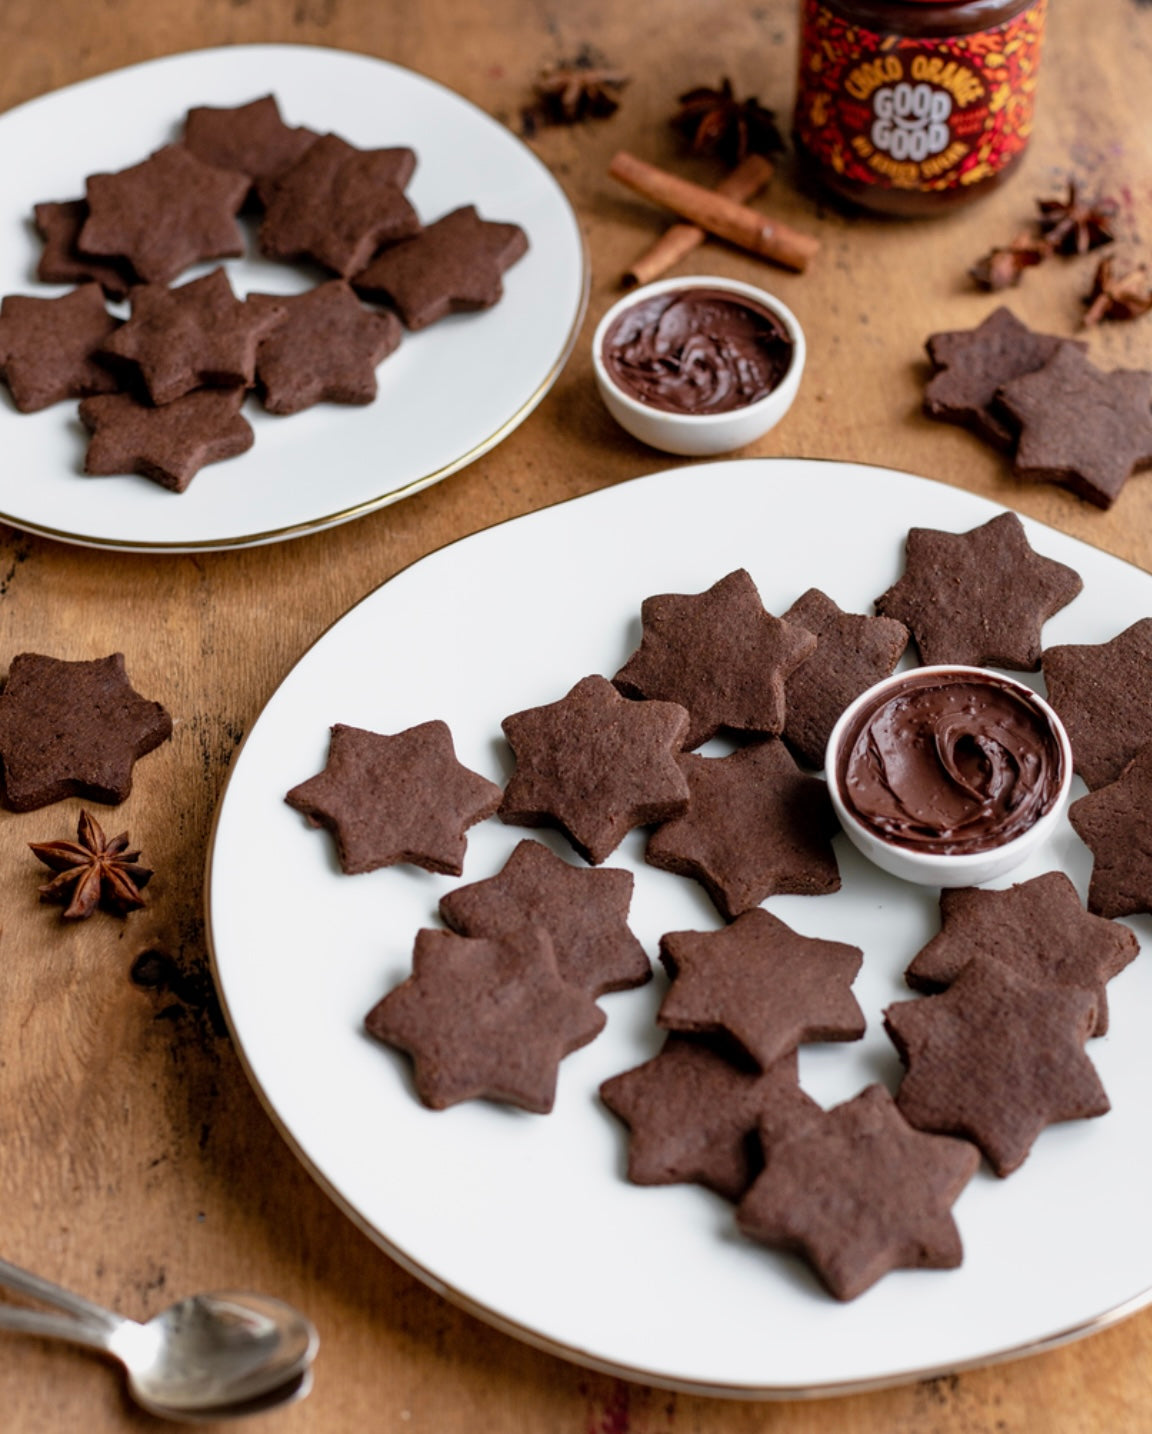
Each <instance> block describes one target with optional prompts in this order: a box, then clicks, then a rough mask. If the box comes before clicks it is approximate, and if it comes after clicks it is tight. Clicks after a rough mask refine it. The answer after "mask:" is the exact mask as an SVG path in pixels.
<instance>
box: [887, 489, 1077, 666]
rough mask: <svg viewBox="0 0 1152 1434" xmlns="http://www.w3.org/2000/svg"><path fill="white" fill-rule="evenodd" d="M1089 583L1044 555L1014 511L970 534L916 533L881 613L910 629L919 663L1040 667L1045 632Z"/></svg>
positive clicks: (934, 530)
mask: <svg viewBox="0 0 1152 1434" xmlns="http://www.w3.org/2000/svg"><path fill="white" fill-rule="evenodd" d="M1083 586H1084V584H1083V582H1082V581H1081V579H1080V575H1079V574H1078V573H1076V572H1074V571H1073V570H1072V569H1071V568H1069V567H1067V566H1065V564H1064V563H1058V562H1055V561H1054V560H1053V559H1052V558H1045V557H1041V555H1040V554H1039V553H1038V552H1037V551H1036V550H1035V548H1033V547H1032V545H1031V544H1030V543H1029V541H1028V538H1027V536H1026V534H1025V532H1024V525H1023V523H1021V521H1020V519H1019V518H1018V517H1017V516H1016V514H1015V513H1001V514H1000V515H999V516H998V517H996V518H992V519H991V520H990V521H989V522H987V523H982V524H981V525H980V526H979V527H978V528H971V529H969V530H968V532H966V533H946V532H942V531H940V530H939V529H937V528H912V529H910V530H909V533H908V540H907V544H906V547H905V556H904V573H903V575H902V576H901V577H900V579H899V580H898V581H897V582H896V583H894V584H893V585H892V587H890V588H889V589H888V591H887V592H885V593H882V594H881V596H880V597H878V598H877V599H876V611H877V612H878V613H880V614H881V615H882V616H884V617H894V618H895V619H896V620H897V621H898V622H902V623H904V625H905V626H906V627H908V628H910V629H911V631H912V636H913V638H914V639H915V641H916V646H917V648H918V649H919V651H920V658H921V661H922V662H924V663H927V664H929V665H932V664H935V663H950V662H955V663H960V664H962V665H965V666H972V667H1011V668H1016V669H1018V670H1020V671H1025V672H1035V671H1036V670H1037V668H1038V667H1039V666H1040V631H1041V628H1042V627H1043V626H1044V624H1045V622H1047V620H1048V619H1049V618H1050V617H1051V616H1052V615H1053V613H1056V612H1059V610H1060V609H1061V608H1062V607H1065V606H1066V605H1067V604H1068V603H1070V602H1071V601H1072V599H1073V598H1074V597H1075V596H1076V594H1077V593H1078V592H1079V591H1080V589H1081V588H1082V587H1083Z"/></svg>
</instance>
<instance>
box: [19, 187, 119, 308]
mask: <svg viewBox="0 0 1152 1434" xmlns="http://www.w3.org/2000/svg"><path fill="white" fill-rule="evenodd" d="M33 213H34V215H35V222H36V229H37V231H38V232H39V234H40V237H41V239H43V240H44V248H43V250H42V251H41V254H40V260H39V262H38V263H37V265H36V277H37V278H38V279H43V280H44V282H45V283H48V284H83V283H86V282H88V281H89V280H91V281H93V282H95V283H97V284H99V285H100V287H101V289H103V291H104V294H105V296H106V297H107V298H109V299H117V300H118V299H124V298H127V296H128V291H129V290H130V289H131V288H132V285H133V284H138V283H139V282H140V280H139V279H138V278H137V276H136V274H135V273H134V272H133V269H132V266H131V264H129V263H127V262H126V261H125V260H123V259H116V258H99V257H98V256H97V255H95V254H85V253H83V252H81V250H80V248H79V245H78V242H77V241H78V240H79V237H80V230H81V229H82V228H83V227H84V222H85V220H86V219H87V218H88V203H87V201H86V200H84V199H66V200H63V201H62V202H60V203H55V202H50V203H44V204H37V205H36V206H35V208H34V210H33Z"/></svg>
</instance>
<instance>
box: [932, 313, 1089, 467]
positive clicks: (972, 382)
mask: <svg viewBox="0 0 1152 1434" xmlns="http://www.w3.org/2000/svg"><path fill="white" fill-rule="evenodd" d="M1065 344H1067V345H1069V346H1070V347H1072V348H1079V349H1082V348H1083V347H1084V345H1083V344H1080V343H1077V342H1075V341H1073V340H1071V339H1062V338H1059V337H1057V336H1056V335H1055V334H1039V333H1036V332H1035V331H1034V330H1032V329H1030V328H1029V327H1028V325H1027V324H1025V323H1022V322H1021V321H1020V320H1019V319H1018V318H1017V317H1016V316H1015V314H1013V313H1012V311H1011V310H1010V309H1006V308H1003V307H1001V308H998V309H994V310H993V311H992V313H990V314H989V315H988V317H987V318H986V319H984V321H983V322H982V323H980V324H977V326H976V327H975V328H974V329H959V330H955V331H953V332H950V333H941V334H932V335H931V336H930V337H929V339H928V341H927V344H926V348H927V350H928V357H929V358H930V359H931V360H932V364H933V366H934V367H935V370H936V372H935V373H934V374H933V375H932V377H931V378H930V379H929V380H928V383H927V385H926V386H925V389H924V412H925V413H927V414H928V415H929V417H931V418H938V419H941V420H942V421H943V422H945V423H959V424H961V425H963V426H964V427H965V428H970V429H971V430H972V431H973V432H974V433H976V434H978V435H979V436H980V437H981V438H985V439H987V440H988V441H989V442H990V443H994V444H996V445H997V447H999V448H1008V449H1011V448H1013V447H1015V444H1016V436H1017V432H1018V428H1017V425H1016V423H1015V422H1014V421H1013V420H1012V418H1011V416H1010V415H1009V414H1008V413H1007V412H1006V411H1005V410H1004V409H1003V408H1002V407H1001V406H1000V403H999V401H998V399H997V395H998V393H999V391H1000V388H1001V386H1002V385H1003V384H1005V383H1008V382H1009V381H1010V380H1011V379H1015V378H1020V377H1021V376H1022V375H1023V374H1026V373H1034V372H1035V371H1036V369H1038V368H1043V366H1044V365H1045V364H1046V363H1047V362H1048V360H1049V359H1050V358H1051V357H1052V356H1053V354H1054V353H1055V352H1056V350H1057V349H1058V348H1060V347H1061V346H1062V345H1065Z"/></svg>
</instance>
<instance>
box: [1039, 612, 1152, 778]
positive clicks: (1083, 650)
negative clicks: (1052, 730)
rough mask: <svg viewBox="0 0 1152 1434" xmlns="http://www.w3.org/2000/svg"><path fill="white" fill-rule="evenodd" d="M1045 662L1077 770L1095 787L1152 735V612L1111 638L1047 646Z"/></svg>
mask: <svg viewBox="0 0 1152 1434" xmlns="http://www.w3.org/2000/svg"><path fill="white" fill-rule="evenodd" d="M1043 667H1044V681H1045V684H1046V685H1047V691H1048V701H1049V702H1050V703H1051V704H1052V706H1053V707H1054V708H1055V709H1056V711H1057V713H1058V714H1059V716H1060V720H1061V721H1062V722H1063V723H1064V726H1065V727H1066V728H1067V731H1068V739H1069V741H1070V742H1071V743H1072V762H1073V765H1074V766H1075V768H1076V771H1077V772H1079V773H1080V775H1081V776H1082V777H1083V778H1084V781H1085V783H1086V784H1087V785H1088V786H1089V787H1090V788H1095V787H1102V786H1104V785H1105V784H1106V783H1108V782H1112V781H1115V780H1116V778H1117V777H1118V776H1119V775H1120V773H1121V772H1122V771H1123V770H1124V768H1125V767H1126V766H1127V765H1128V763H1129V762H1130V761H1131V760H1132V758H1133V757H1134V756H1135V755H1136V753H1137V752H1138V751H1139V750H1140V748H1141V747H1142V746H1143V745H1144V744H1145V743H1146V742H1149V741H1152V618H1149V617H1145V618H1141V619H1140V620H1139V621H1138V622H1134V623H1132V625H1131V626H1130V627H1126V628H1125V629H1124V630H1123V632H1119V633H1117V634H1116V636H1115V637H1113V638H1111V639H1110V640H1109V641H1108V642H1099V643H1065V644H1063V645H1062V646H1058V647H1049V648H1046V649H1045V651H1044V659H1043Z"/></svg>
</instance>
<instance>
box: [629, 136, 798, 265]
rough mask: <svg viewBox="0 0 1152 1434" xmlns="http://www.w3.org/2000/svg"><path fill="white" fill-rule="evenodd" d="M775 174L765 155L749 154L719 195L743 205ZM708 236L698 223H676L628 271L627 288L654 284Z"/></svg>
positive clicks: (719, 189) (721, 185)
mask: <svg viewBox="0 0 1152 1434" xmlns="http://www.w3.org/2000/svg"><path fill="white" fill-rule="evenodd" d="M773 173H774V170H773V167H772V161H771V160H770V159H765V158H764V156H763V155H762V154H749V155H747V156H746V157H745V158H744V159H742V160H741V161H740V163H739V164H738V165H737V166H736V168H735V169H733V170H732V171H731V172H730V173H728V174H726V175H725V176H724V178H723V179H722V180H721V181H720V182H719V184H717V185H716V189H715V192H716V193H717V194H722V195H723V196H724V198H725V199H734V200H735V201H736V202H737V204H743V203H744V202H745V200H748V199H751V198H753V196H754V195H757V194H759V193H760V191H761V190H762V189H763V188H764V186H765V185H766V184H767V183H768V181H769V180H770V179H771V178H772V175H773ZM707 237H708V235H707V231H706V230H704V229H701V228H700V226H699V225H698V224H685V223H680V224H673V225H672V227H671V228H670V229H666V230H665V231H664V233H663V234H661V236H660V237H659V239H657V240H656V241H655V243H653V244H651V245H649V247H648V248H647V249H645V250H644V252H643V254H641V255H640V256H639V258H638V259H636V260H635V261H634V262H633V263H632V264H631V266H630V267H629V268H628V269H626V270H625V271H624V276H623V283H624V285H625V287H627V288H631V287H632V286H633V285H635V284H650V283H651V282H652V280H653V279H658V278H659V277H660V275H661V274H666V273H667V272H668V270H669V269H671V268H672V266H673V264H678V263H679V262H680V260H681V259H685V258H687V256H688V255H689V254H691V253H692V251H693V249H698V248H699V247H700V245H701V244H703V242H704V240H705V239H706V238H707Z"/></svg>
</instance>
